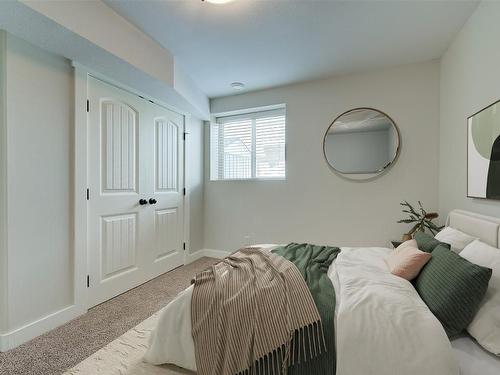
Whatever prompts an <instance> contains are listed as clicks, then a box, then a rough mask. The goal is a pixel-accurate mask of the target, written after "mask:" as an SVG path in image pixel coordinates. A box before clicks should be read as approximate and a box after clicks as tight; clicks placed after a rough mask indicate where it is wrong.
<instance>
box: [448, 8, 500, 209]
mask: <svg viewBox="0 0 500 375" xmlns="http://www.w3.org/2000/svg"><path fill="white" fill-rule="evenodd" d="M499 20H500V3H499V2H482V3H481V4H480V5H479V6H478V8H477V10H476V11H475V13H474V14H473V15H472V16H471V18H470V19H469V20H468V22H467V23H466V24H465V26H464V28H463V29H462V30H461V31H460V33H459V34H458V35H457V36H456V38H455V40H454V42H453V43H452V45H451V46H450V47H449V49H448V51H447V52H446V54H445V55H444V56H443V58H442V61H441V91H440V106H441V109H440V113H441V119H440V144H439V150H440V154H439V161H440V165H439V211H440V212H441V214H442V215H446V214H447V213H448V212H449V211H450V210H452V209H454V208H461V209H466V210H470V211H474V212H479V213H484V214H487V215H493V216H500V201H492V200H482V199H473V198H467V185H466V183H467V138H466V137H467V118H468V117H469V116H470V115H472V114H474V113H475V112H477V111H479V110H481V109H482V108H484V107H486V106H488V105H490V104H492V103H493V102H495V101H497V100H499V99H500V48H498V45H499V40H500V22H499Z"/></svg>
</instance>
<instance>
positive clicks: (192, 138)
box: [186, 117, 204, 253]
mask: <svg viewBox="0 0 500 375" xmlns="http://www.w3.org/2000/svg"><path fill="white" fill-rule="evenodd" d="M186 125H187V126H186V132H187V133H188V134H187V137H186V185H187V190H188V197H189V211H190V214H189V220H190V223H189V252H190V253H193V252H195V251H197V250H200V249H202V248H203V186H204V161H203V154H204V153H203V150H204V147H203V144H204V122H203V121H202V120H200V119H197V118H196V117H192V118H191V119H190V120H189V121H188V122H187V124H186Z"/></svg>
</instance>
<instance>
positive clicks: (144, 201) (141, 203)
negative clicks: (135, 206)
mask: <svg viewBox="0 0 500 375" xmlns="http://www.w3.org/2000/svg"><path fill="white" fill-rule="evenodd" d="M139 204H140V205H141V206H144V205H145V204H148V201H147V200H145V199H139Z"/></svg>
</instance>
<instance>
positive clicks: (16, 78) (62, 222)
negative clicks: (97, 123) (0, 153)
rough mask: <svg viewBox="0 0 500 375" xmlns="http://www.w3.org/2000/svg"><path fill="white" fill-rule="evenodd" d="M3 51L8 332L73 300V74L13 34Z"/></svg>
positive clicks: (58, 60) (56, 59) (66, 63)
mask: <svg viewBox="0 0 500 375" xmlns="http://www.w3.org/2000/svg"><path fill="white" fill-rule="evenodd" d="M6 52H7V55H6V76H7V82H6V92H7V95H6V109H7V161H8V166H7V200H8V203H9V208H8V212H7V220H8V240H7V250H8V252H7V258H8V264H7V267H8V284H7V293H8V316H7V327H6V328H7V329H8V330H9V331H10V330H14V329H16V328H19V327H21V326H23V325H25V324H27V323H30V322H33V321H34V320H37V319H40V318H41V317H44V316H46V315H48V314H51V313H53V312H56V311H58V310H60V309H62V308H64V307H66V306H68V305H71V303H72V299H73V296H72V293H73V281H72V272H73V268H72V250H71V233H72V222H71V220H72V216H71V201H70V199H71V196H70V192H71V178H72V176H71V174H70V171H71V170H70V165H71V159H72V155H71V144H70V140H71V138H70V136H71V129H72V123H73V120H72V115H73V75H72V70H71V66H70V63H69V61H67V60H65V59H63V58H60V57H57V56H55V55H52V54H49V53H47V52H44V51H42V50H40V49H38V48H35V47H33V46H31V45H30V44H28V43H26V42H24V41H22V40H20V39H17V38H15V37H13V36H11V35H8V36H7V50H6ZM4 328H5V327H4Z"/></svg>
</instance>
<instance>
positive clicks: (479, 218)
mask: <svg viewBox="0 0 500 375" xmlns="http://www.w3.org/2000/svg"><path fill="white" fill-rule="evenodd" d="M446 226H450V227H452V228H455V229H458V230H460V231H462V232H464V233H467V234H469V235H471V236H473V237H477V238H479V239H480V240H481V241H483V242H485V243H487V244H488V245H491V246H494V247H498V245H499V244H500V239H499V237H500V218H497V217H492V216H486V215H481V214H476V213H474V212H470V211H464V210H453V211H451V212H450V213H449V215H448V218H447V219H446Z"/></svg>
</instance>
